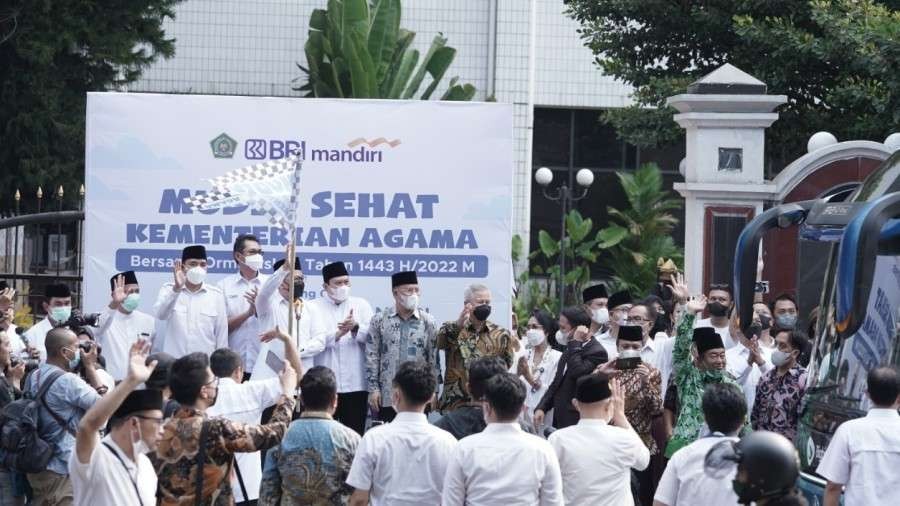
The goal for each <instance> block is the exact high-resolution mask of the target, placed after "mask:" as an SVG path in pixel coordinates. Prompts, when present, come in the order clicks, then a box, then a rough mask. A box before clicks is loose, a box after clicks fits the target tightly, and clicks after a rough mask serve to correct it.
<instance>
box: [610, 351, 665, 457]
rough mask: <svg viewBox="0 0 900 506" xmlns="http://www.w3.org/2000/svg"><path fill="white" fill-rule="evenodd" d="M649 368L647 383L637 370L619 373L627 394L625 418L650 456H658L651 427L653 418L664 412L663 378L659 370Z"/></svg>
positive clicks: (620, 381) (623, 388) (620, 382)
mask: <svg viewBox="0 0 900 506" xmlns="http://www.w3.org/2000/svg"><path fill="white" fill-rule="evenodd" d="M647 367H648V368H649V369H650V374H649V375H648V376H647V380H646V382H645V381H644V380H643V376H641V375H640V374H639V373H638V372H637V370H636V369H626V370H622V371H619V376H618V378H619V384H620V385H621V386H622V390H623V392H624V393H625V418H627V419H628V423H630V424H631V427H632V428H633V429H634V431H635V432H637V434H638V436H640V437H641V441H643V442H644V445H645V446H646V447H647V449H648V450H650V455H656V454H657V453H658V452H659V448H657V446H656V440H654V439H653V436H652V435H651V434H650V426H651V425H652V424H653V417H655V416H658V415H659V414H660V413H661V412H662V398H661V395H660V387H661V382H662V376H661V375H660V372H659V369H657V368H655V367H653V366H649V365H648V366H647Z"/></svg>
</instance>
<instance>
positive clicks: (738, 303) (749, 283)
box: [732, 200, 816, 333]
mask: <svg viewBox="0 0 900 506" xmlns="http://www.w3.org/2000/svg"><path fill="white" fill-rule="evenodd" d="M815 202H816V201H815V200H804V201H802V202H793V203H790V204H782V205H780V206H776V207H773V208H772V209H769V210H767V211H765V212H763V213H762V214H760V215H759V216H757V217H756V218H753V219H752V220H750V223H748V224H747V226H746V227H744V230H743V231H742V232H741V235H740V237H738V241H737V246H736V247H735V252H734V277H733V283H732V287H733V288H734V303H735V308H736V310H737V311H738V322H739V323H740V327H741V331H743V332H744V333H746V332H747V329H748V328H749V327H750V324H751V323H753V291H754V288H755V287H756V262H757V259H758V255H759V241H760V239H761V238H762V236H763V234H764V233H766V232H768V231H769V230H771V229H773V228H776V227H778V228H789V227H792V226H794V225H798V224H800V223H802V222H803V220H804V219H805V218H806V214H807V213H808V212H809V210H810V208H811V207H812V206H813V204H814V203H815Z"/></svg>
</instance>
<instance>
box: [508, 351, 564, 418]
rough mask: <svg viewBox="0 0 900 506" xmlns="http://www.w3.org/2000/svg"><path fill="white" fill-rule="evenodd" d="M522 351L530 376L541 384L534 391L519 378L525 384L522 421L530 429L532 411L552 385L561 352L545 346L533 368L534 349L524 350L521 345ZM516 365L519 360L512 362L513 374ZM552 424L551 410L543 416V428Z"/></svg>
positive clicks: (515, 372)
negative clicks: (541, 355)
mask: <svg viewBox="0 0 900 506" xmlns="http://www.w3.org/2000/svg"><path fill="white" fill-rule="evenodd" d="M522 351H523V355H521V356H524V357H525V360H527V361H528V367H530V368H531V374H532V376H533V377H535V378H536V379H537V380H538V381H539V382H540V383H541V386H540V388H538V389H534V388H532V387H531V385H529V384H528V382H527V381H525V377H524V376H519V377H520V378H521V379H522V383H524V384H525V409H524V410H523V411H522V420H523V421H524V422H525V425H526V427H531V426H533V425H534V421H533V418H534V410H535V408H537V405H538V403H539V402H541V398H543V397H544V394H545V393H547V389H549V388H550V384H551V383H553V378H554V377H556V367H557V365H559V359H560V357H562V352H559V351H557V350H554V349H553V348H551V347H549V346H547V349H546V350H545V351H544V356H543V357H541V363H540V364H538V366H537V367H535V366H534V348H525V347H524V345H523V350H522ZM518 363H519V359H518V358H516V359H515V361H514V362H513V369H514V370H513V371H512V373H513V374H517V371H518ZM552 424H553V410H552V409H551V410H550V412H549V413H547V414H546V415H545V416H544V426H545V427H549V426H550V425H552Z"/></svg>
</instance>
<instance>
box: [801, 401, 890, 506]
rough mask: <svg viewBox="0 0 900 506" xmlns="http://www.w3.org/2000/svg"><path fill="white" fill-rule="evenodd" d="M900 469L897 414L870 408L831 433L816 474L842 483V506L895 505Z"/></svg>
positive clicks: (887, 410) (888, 410)
mask: <svg viewBox="0 0 900 506" xmlns="http://www.w3.org/2000/svg"><path fill="white" fill-rule="evenodd" d="M898 469H900V415H898V414H897V411H896V410H893V409H880V408H873V409H870V410H869V413H868V414H867V415H866V416H864V417H862V418H857V419H855V420H848V421H846V422H844V423H842V424H841V425H840V426H839V427H838V428H837V431H835V433H834V436H833V437H832V438H831V442H830V443H829V444H828V448H827V449H826V450H825V455H823V456H822V461H821V462H819V467H818V469H816V473H818V474H820V475H822V476H823V477H825V479H827V480H828V481H832V482H834V483H842V484H844V486H845V488H844V504H846V505H848V506H854V505H857V504H863V505H865V506H881V505H884V506H888V505H890V506H893V505H895V504H897V485H898V479H897V472H898V471H897V470H898Z"/></svg>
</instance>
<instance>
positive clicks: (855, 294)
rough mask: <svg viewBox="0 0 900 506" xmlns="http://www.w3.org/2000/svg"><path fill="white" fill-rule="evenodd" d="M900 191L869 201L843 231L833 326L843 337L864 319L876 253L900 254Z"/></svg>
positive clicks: (854, 331)
mask: <svg viewBox="0 0 900 506" xmlns="http://www.w3.org/2000/svg"><path fill="white" fill-rule="evenodd" d="M898 216H900V192H898V193H890V194H888V195H885V196H883V197H881V198H879V199H877V200H875V201H872V202H870V203H868V204H866V206H865V207H864V208H863V209H862V210H861V211H860V212H859V214H857V215H856V217H854V218H853V219H852V220H851V221H850V223H849V224H848V225H847V228H846V230H845V231H844V237H843V239H842V240H841V245H840V249H839V250H838V264H837V265H838V268H837V287H836V296H835V299H836V304H835V306H836V309H835V327H836V328H837V331H838V335H839V336H840V337H842V338H846V337H849V336H851V335H853V334H855V333H856V331H857V330H859V327H860V325H862V323H863V321H864V320H865V318H866V309H867V308H868V305H869V292H871V291H872V281H873V276H874V275H875V260H876V257H877V256H878V255H884V254H889V255H896V254H898V253H900V222H898V221H897V220H896V219H895V218H897V217H898Z"/></svg>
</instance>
